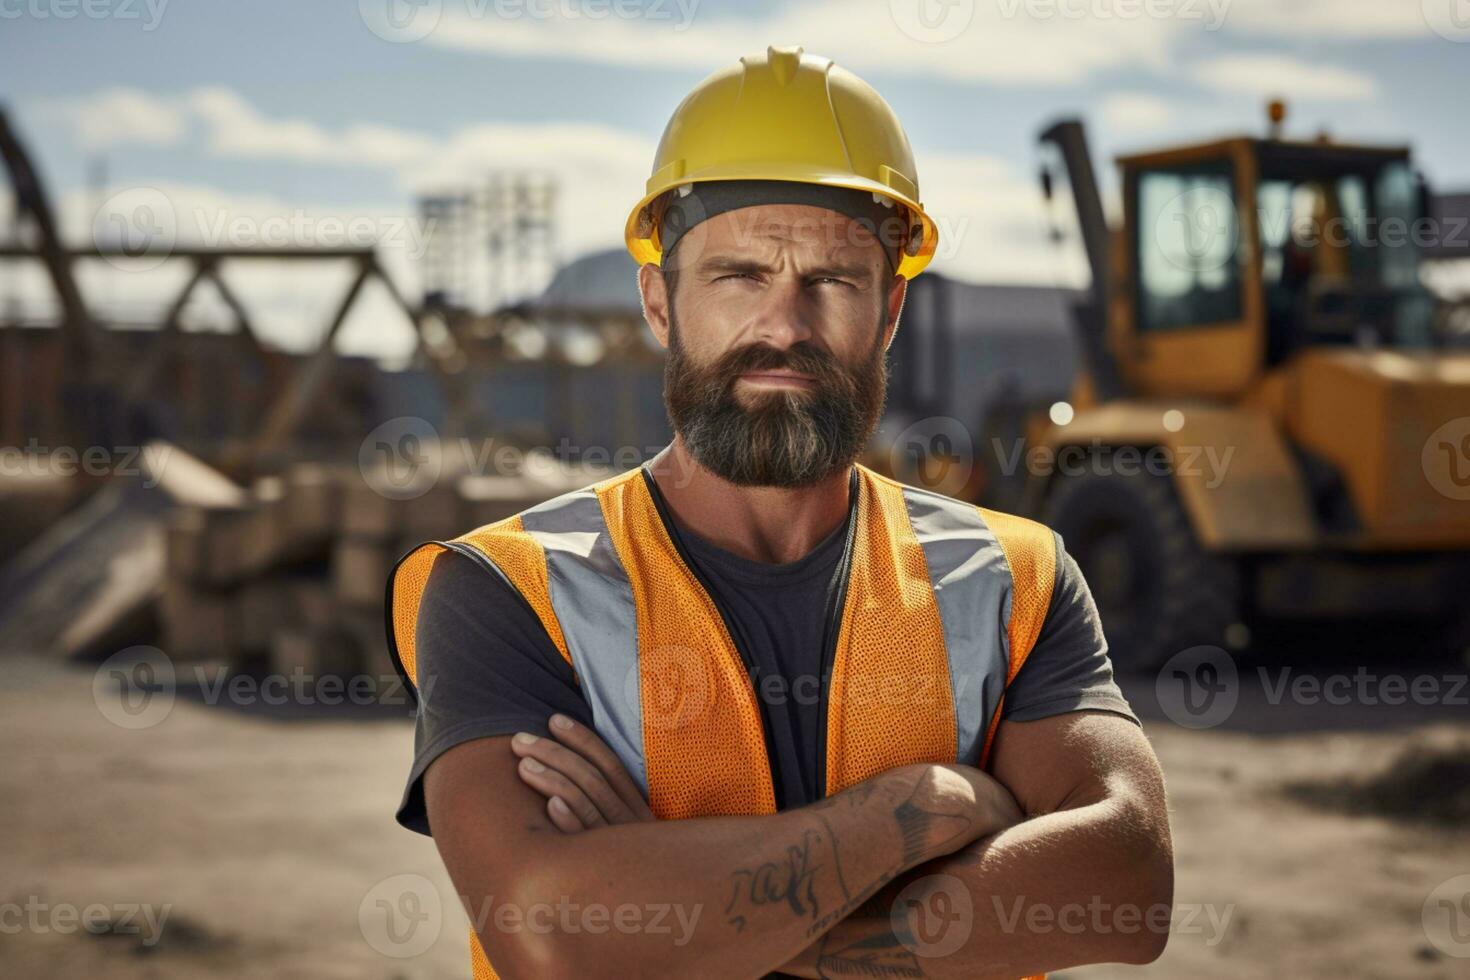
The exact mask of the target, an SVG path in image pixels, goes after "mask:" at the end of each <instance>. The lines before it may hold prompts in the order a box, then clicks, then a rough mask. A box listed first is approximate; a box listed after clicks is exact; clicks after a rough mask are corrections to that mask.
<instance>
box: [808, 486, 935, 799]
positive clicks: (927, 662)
mask: <svg viewBox="0 0 1470 980" xmlns="http://www.w3.org/2000/svg"><path fill="white" fill-rule="evenodd" d="M858 472H859V474H860V478H859V480H858V493H859V498H858V510H857V518H856V520H857V529H856V535H855V537H854V539H853V554H852V569H851V571H850V573H849V578H848V584H847V603H846V605H845V606H844V607H843V610H842V621H841V629H840V632H839V633H838V641H837V649H836V655H835V658H834V660H833V664H832V678H831V682H830V684H831V686H830V691H829V694H828V697H827V793H828V795H831V794H833V793H838V792H841V791H842V790H844V789H846V788H847V787H849V786H851V785H853V784H854V783H859V782H862V781H863V780H864V779H868V778H870V777H871V776H874V775H876V774H877V773H880V772H882V771H884V770H886V769H892V768H893V767H894V766H901V765H907V764H909V763H913V762H954V761H955V752H956V738H957V736H956V733H955V706H954V693H953V691H951V690H950V677H949V655H948V653H947V652H946V650H945V646H944V627H943V625H942V624H941V622H940V618H939V606H938V604H937V603H936V602H935V599H934V588H933V585H932V584H931V583H930V580H929V569H928V565H927V564H926V562H925V560H924V551H923V548H922V547H921V546H920V544H919V540H918V538H917V537H916V536H915V535H914V530H913V527H912V526H911V525H910V524H909V514H908V508H907V506H906V505H905V504H904V500H903V491H902V488H901V485H900V484H898V483H895V482H893V481H892V480H889V479H887V478H885V477H882V476H879V475H878V474H876V473H874V472H872V471H871V470H868V469H867V468H865V467H858Z"/></svg>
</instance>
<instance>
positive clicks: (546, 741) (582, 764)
mask: <svg viewBox="0 0 1470 980" xmlns="http://www.w3.org/2000/svg"><path fill="white" fill-rule="evenodd" d="M550 727H551V732H552V735H553V736H554V738H540V737H538V736H536V735H532V734H530V733H528V732H521V733H519V734H518V735H516V737H515V738H513V739H511V743H510V749H511V751H512V752H514V753H515V754H516V755H517V756H519V757H520V760H521V762H520V765H519V766H517V767H516V771H517V772H518V773H519V774H520V777H521V781H522V782H524V783H525V784H526V785H527V786H529V787H531V788H532V789H533V790H535V791H536V792H538V793H540V794H541V795H542V796H544V797H546V798H547V799H546V814H547V816H548V817H550V818H551V822H552V823H553V824H555V825H556V827H557V829H558V830H561V831H562V832H563V833H567V834H575V833H578V832H579V831H583V830H587V829H589V828H592V827H604V826H608V825H610V824H620V823H639V822H642V821H645V820H652V819H653V811H652V810H650V809H649V808H648V803H647V802H646V801H645V800H644V799H643V794H642V793H641V792H640V791H639V789H638V784H637V783H635V782H633V777H632V776H629V775H628V771H627V770H626V769H624V768H623V764H622V763H621V762H619V761H618V757H617V755H616V754H615V753H614V752H613V750H612V749H610V748H608V747H607V743H606V742H604V741H603V740H602V739H601V738H599V737H598V735H597V733H596V732H594V731H593V730H592V729H590V728H588V727H587V726H586V725H579V724H577V723H576V722H574V721H572V719H570V718H568V717H566V716H565V715H560V714H557V715H552V716H551V726H550Z"/></svg>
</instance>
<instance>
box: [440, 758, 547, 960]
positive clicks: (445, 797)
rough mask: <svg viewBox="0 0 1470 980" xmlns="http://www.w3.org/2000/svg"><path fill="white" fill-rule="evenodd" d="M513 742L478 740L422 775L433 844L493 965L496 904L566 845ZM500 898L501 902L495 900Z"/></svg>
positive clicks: (515, 890) (441, 760)
mask: <svg viewBox="0 0 1470 980" xmlns="http://www.w3.org/2000/svg"><path fill="white" fill-rule="evenodd" d="M516 764H517V759H516V756H515V755H514V754H513V753H512V752H511V749H510V737H509V736H497V737H494V738H479V739H475V740H473V741H470V742H462V743H460V744H459V745H456V746H454V747H453V748H451V749H449V750H447V751H446V752H444V753H443V754H442V755H440V756H439V757H438V758H436V759H435V760H434V761H433V763H432V764H430V766H429V768H428V771H427V772H425V773H424V802H425V805H426V807H427V809H428V815H429V823H430V825H431V826H432V827H433V828H434V844H435V846H436V847H438V849H439V856H440V857H441V858H442V859H443V861H444V866H445V867H446V868H447V869H448V870H449V877H450V878H451V879H452V880H453V881H454V890H455V892H456V894H458V895H460V896H462V898H463V899H464V901H465V905H466V909H465V911H466V912H467V913H468V915H469V917H470V923H471V925H473V926H475V927H476V930H477V931H478V932H479V933H480V936H481V940H482V942H485V943H486V944H487V945H486V950H485V952H486V953H487V955H489V956H490V958H491V959H492V960H494V959H495V954H496V950H494V949H492V948H490V946H491V945H492V944H494V943H495V942H496V940H495V937H494V936H493V935H488V934H489V933H492V932H493V931H494V930H493V929H490V928H487V927H488V926H490V925H491V924H492V922H493V920H492V918H491V917H493V915H494V911H495V910H494V908H492V907H490V905H489V903H490V902H491V901H497V900H504V896H507V895H511V894H514V893H515V892H517V891H518V890H519V887H520V886H523V885H524V884H525V880H524V879H525V876H526V875H528V874H532V875H534V874H535V873H536V871H535V869H536V868H538V867H541V866H543V864H544V862H543V861H541V860H538V856H544V854H545V853H546V849H548V848H554V847H556V846H557V844H558V842H559V839H562V838H563V835H562V833H561V831H559V830H557V829H556V827H555V826H553V825H552V823H551V820H550V818H549V817H547V815H546V801H545V799H544V798H542V797H541V796H540V795H539V794H538V793H536V792H535V791H534V790H532V789H531V788H530V787H529V786H527V785H526V784H525V783H523V782H522V781H521V778H520V776H519V775H517V773H516ZM496 896H500V898H498V899H497V898H495V897H496Z"/></svg>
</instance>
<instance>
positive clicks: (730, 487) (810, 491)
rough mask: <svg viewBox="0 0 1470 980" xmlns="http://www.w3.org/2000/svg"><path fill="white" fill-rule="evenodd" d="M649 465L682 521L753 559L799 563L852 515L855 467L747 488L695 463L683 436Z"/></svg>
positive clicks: (708, 538)
mask: <svg viewBox="0 0 1470 980" xmlns="http://www.w3.org/2000/svg"><path fill="white" fill-rule="evenodd" d="M648 468H649V470H650V471H651V472H652V473H653V478H654V480H655V481H656V482H657V483H658V489H659V492H660V493H662V494H663V497H664V503H665V504H667V505H668V507H669V509H670V510H672V511H673V512H674V516H675V517H677V518H678V520H679V523H681V524H683V525H685V526H686V527H689V528H691V529H693V530H694V531H695V532H696V533H697V534H698V535H699V536H700V537H702V538H704V539H705V540H706V541H709V542H710V543H711V544H714V545H716V546H718V547H721V548H724V549H725V550H726V551H730V552H733V553H734V554H737V555H739V556H740V557H742V558H748V559H750V560H751V561H762V562H768V563H770V564H786V563H787V562H793V561H796V560H797V559H799V558H801V557H803V556H804V555H806V554H807V553H808V552H810V551H811V550H812V548H814V547H816V545H817V544H818V543H819V542H820V541H821V540H822V539H823V538H825V537H826V536H827V535H829V534H831V533H832V532H833V531H834V530H836V528H837V526H838V525H839V524H841V523H842V522H843V520H844V519H846V517H847V507H848V499H847V497H848V493H847V490H848V480H849V475H850V473H851V470H850V468H844V469H842V470H840V471H838V472H837V473H834V474H832V475H831V476H829V477H826V478H825V479H823V480H821V481H820V482H818V483H814V484H812V485H811V486H808V487H799V488H796V489H791V488H787V487H742V486H737V485H736V484H734V483H730V482H729V481H728V480H723V479H721V478H720V477H718V476H716V475H715V474H714V473H712V472H711V471H709V470H707V469H705V468H704V467H703V466H701V465H699V463H697V462H695V460H694V457H693V456H692V455H690V453H689V449H688V447H687V446H686V445H685V444H684V440H683V437H681V436H678V435H676V436H675V437H674V441H673V442H672V443H670V444H669V446H668V447H667V448H665V449H664V450H663V451H662V452H660V453H659V454H658V455H657V456H655V457H654V458H653V459H652V460H651V461H650V462H649V464H648Z"/></svg>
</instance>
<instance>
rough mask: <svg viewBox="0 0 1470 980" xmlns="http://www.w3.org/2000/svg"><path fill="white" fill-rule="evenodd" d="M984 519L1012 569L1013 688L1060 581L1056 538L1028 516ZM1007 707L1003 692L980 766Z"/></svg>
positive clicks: (993, 514)
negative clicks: (1053, 591) (1054, 589)
mask: <svg viewBox="0 0 1470 980" xmlns="http://www.w3.org/2000/svg"><path fill="white" fill-rule="evenodd" d="M980 516H981V517H983V518H984V519H985V523H986V525H987V526H989V528H990V530H991V531H993V532H994V533H995V538H996V540H997V541H998V542H999V543H1000V550H1001V551H1002V552H1004V553H1005V556H1006V564H1007V565H1009V566H1010V569H1011V621H1010V622H1009V623H1007V624H1006V636H1007V637H1008V638H1009V641H1010V647H1011V662H1010V667H1009V669H1008V671H1007V675H1006V685H1007V686H1009V685H1010V683H1011V681H1013V680H1015V679H1016V674H1017V673H1018V672H1019V671H1020V669H1021V665H1022V664H1024V663H1025V662H1026V658H1027V657H1028V656H1030V655H1031V648H1032V647H1033V646H1035V645H1036V638H1037V637H1038V636H1040V635H1041V624H1042V623H1043V622H1045V621H1046V612H1047V610H1048V609H1050V608H1051V590H1052V586H1053V585H1054V584H1055V583H1056V578H1057V549H1056V539H1055V538H1054V537H1053V536H1052V532H1051V529H1050V528H1048V527H1047V526H1046V525H1044V524H1038V523H1036V522H1035V521H1030V520H1027V519H1026V518H1024V517H1016V516H1015V515H1013V514H1002V513H1000V512H999V511H994V510H986V509H985V508H983V507H982V508H981V509H980ZM1004 706H1005V694H1001V696H1000V702H999V703H998V704H997V705H996V706H995V717H993V718H991V719H990V728H989V730H988V731H987V732H986V733H985V747H984V749H982V750H981V752H980V766H981V768H984V766H985V764H986V763H987V762H988V761H989V760H990V741H991V739H993V738H994V737H995V729H996V726H997V725H998V724H999V723H1000V714H1001V708H1003V707H1004Z"/></svg>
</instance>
